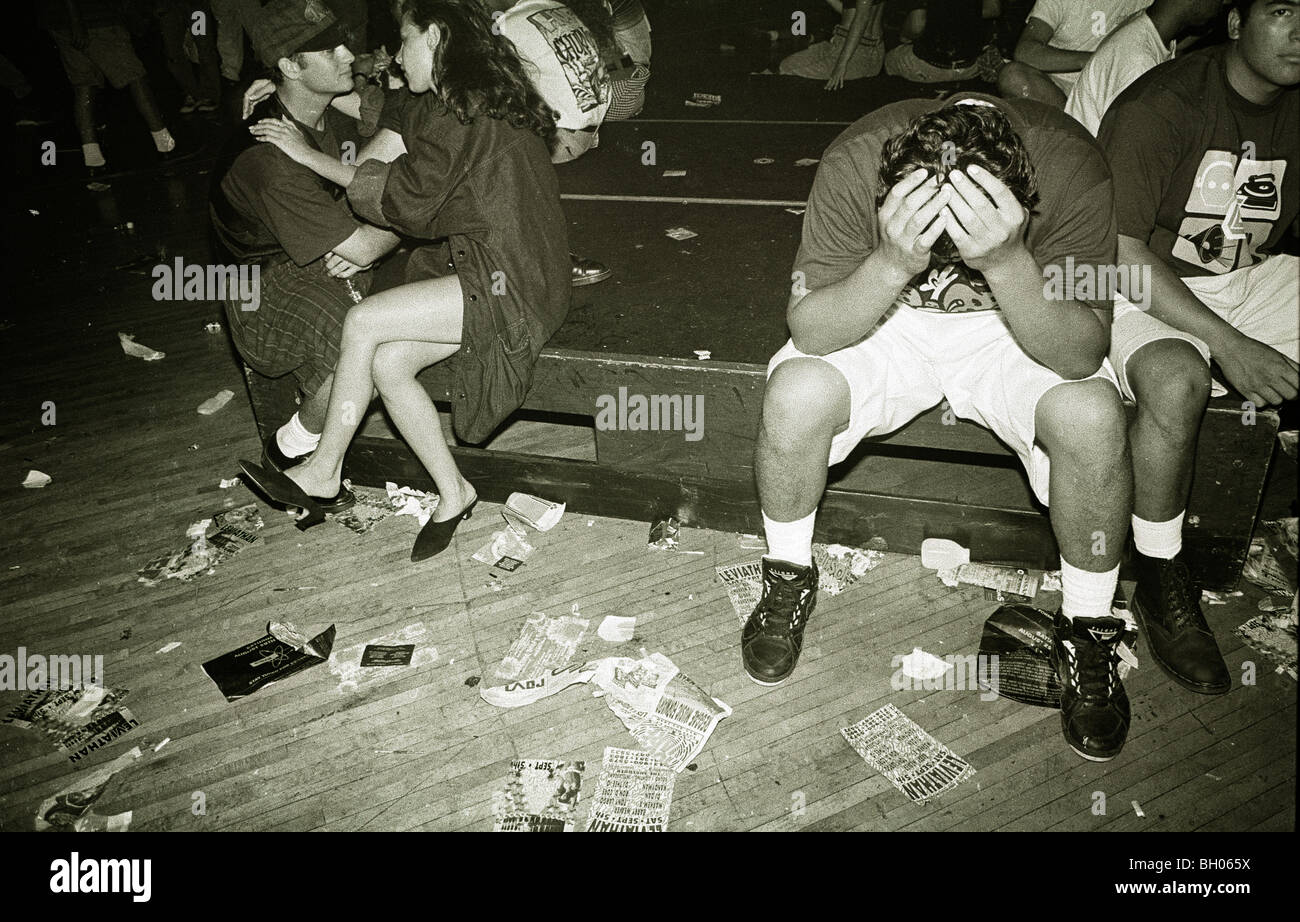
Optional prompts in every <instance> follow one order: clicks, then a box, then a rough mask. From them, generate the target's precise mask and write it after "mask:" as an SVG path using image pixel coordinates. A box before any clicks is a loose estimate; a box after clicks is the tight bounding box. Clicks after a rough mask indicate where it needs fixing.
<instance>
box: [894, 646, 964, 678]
mask: <svg viewBox="0 0 1300 922" xmlns="http://www.w3.org/2000/svg"><path fill="white" fill-rule="evenodd" d="M902 665H903V675H905V676H907V677H908V678H909V679H922V680H925V679H937V678H938V677H939V676H941V675H943V674H944V673H945V672H947V671H948V670H949V669H952V668H953V665H952V663H945V662H944V661H943V660H941V659H939V657H937V656H934V655H933V654H930V653H926V652H925V651H924V650H922V649H921V648H920V647H913V648H912V652H911V653H909V654H908V655H907V656H905V657H903V663H902Z"/></svg>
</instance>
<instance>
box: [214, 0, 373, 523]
mask: <svg viewBox="0 0 1300 922" xmlns="http://www.w3.org/2000/svg"><path fill="white" fill-rule="evenodd" d="M249 34H250V36H251V38H252V42H253V47H254V49H255V50H256V51H257V54H258V57H259V58H260V59H261V62H262V63H263V64H264V65H265V66H266V67H267V68H269V69H270V71H271V75H272V80H273V82H274V83H275V93H274V94H273V95H272V96H271V98H270V99H269V100H268V101H267V104H266V108H263V109H262V110H261V111H259V112H258V115H257V117H258V118H268V117H270V118H286V119H289V120H291V121H293V122H294V123H295V124H296V125H297V126H298V128H299V129H300V130H301V131H302V133H303V135H304V136H305V137H306V138H307V139H308V142H309V143H311V144H313V145H314V146H316V147H317V148H318V149H319V150H321V151H323V152H325V153H327V154H329V155H330V156H333V157H339V158H340V159H348V158H355V157H356V155H357V152H358V150H359V148H360V147H361V140H360V137H359V135H358V133H357V127H356V122H355V121H354V120H353V119H352V118H350V117H348V116H346V115H343V114H342V113H340V112H338V111H336V110H334V109H332V108H331V107H330V101H331V100H333V99H334V98H335V97H336V96H339V95H343V94H347V93H350V92H351V91H352V87H353V84H352V61H353V56H352V53H351V52H350V51H349V50H348V48H347V38H348V29H347V24H346V23H345V22H343V21H340V20H339V19H338V18H337V17H336V16H335V15H334V13H333V12H332V11H331V10H330V8H329V7H328V6H326V5H325V3H324V2H322V0H271V2H269V3H267V4H266V6H264V7H263V8H262V10H261V14H260V15H259V16H258V17H256V18H255V19H254V20H253V22H252V23H250V28H249ZM238 135H239V137H237V138H236V140H235V142H234V148H233V149H232V150H230V151H229V152H228V153H227V154H226V156H225V157H224V158H223V160H222V162H221V163H220V164H219V165H218V169H217V170H215V171H214V176H215V177H218V178H217V180H216V183H215V184H214V186H213V189H212V194H211V200H210V213H211V217H212V224H213V228H214V231H215V235H216V237H217V239H218V241H219V243H220V244H221V246H223V247H224V248H225V249H226V250H227V251H228V253H229V254H230V256H231V257H232V258H233V259H234V260H235V261H236V262H238V263H243V264H252V265H257V266H259V267H260V288H261V290H260V303H259V305H258V307H257V309H255V310H248V309H247V305H245V304H242V303H240V302H239V301H236V300H230V299H228V300H227V301H226V316H227V317H228V319H229V322H230V331H231V335H232V337H233V338H234V341H235V345H236V346H237V347H238V349H239V352H240V354H241V355H242V356H243V358H244V361H245V362H246V363H247V364H248V365H250V366H251V367H252V368H254V369H256V370H257V371H259V372H261V373H262V374H264V375H268V376H270V377H279V376H282V375H285V374H292V375H293V376H294V379H295V380H296V382H297V384H298V386H299V389H300V390H301V392H302V395H303V401H302V405H301V407H300V409H299V410H298V412H297V413H295V414H294V416H293V418H292V419H290V420H289V421H288V422H287V423H285V424H284V425H283V426H281V427H280V429H279V430H278V431H277V432H276V433H275V435H273V436H272V437H270V438H268V439H267V440H266V444H265V446H264V448H263V453H262V462H263V464H266V465H270V466H272V467H274V468H276V469H277V470H284V469H285V468H286V467H289V466H291V465H293V464H295V463H297V462H298V461H300V460H302V458H304V457H305V456H306V455H308V454H310V453H311V452H312V451H314V450H315V448H316V444H317V442H318V441H319V439H320V432H321V430H322V429H323V428H324V423H325V409H326V406H327V405H328V402H329V392H330V384H331V382H332V377H333V373H334V366H335V365H336V364H337V362H338V357H339V345H340V339H341V336H342V331H343V321H344V318H345V317H346V315H347V312H348V310H349V309H350V308H351V307H352V305H353V304H354V303H355V302H356V301H357V300H360V298H361V297H362V296H363V295H364V294H365V293H366V292H368V291H369V288H370V282H371V279H370V276H371V273H370V272H369V269H370V266H371V264H372V263H374V262H375V260H376V259H378V258H379V257H381V256H383V255H385V254H386V253H388V252H389V251H390V250H392V249H393V247H395V246H396V245H397V240H398V238H397V236H396V235H394V234H392V233H391V232H389V231H387V230H383V229H381V228H378V227H373V226H371V225H369V224H366V223H365V222H363V221H361V220H359V219H358V218H357V217H356V216H355V215H354V214H353V213H352V211H351V209H350V208H349V207H348V203H347V199H346V197H344V195H343V192H342V190H341V189H339V188H338V187H336V186H334V185H332V184H331V183H329V182H327V181H325V180H322V179H321V178H320V177H318V176H317V175H316V174H315V173H313V172H312V171H311V170H309V169H307V168H306V167H304V166H300V165H299V164H297V163H294V162H293V160H291V159H290V158H289V157H288V156H286V155H285V154H284V153H283V152H281V151H280V150H279V149H278V148H276V147H275V146H274V145H272V144H261V143H257V142H256V141H255V140H254V139H253V138H252V137H251V135H249V134H247V133H246V132H238ZM354 501H355V500H354V498H353V496H352V494H351V493H350V492H348V491H347V489H346V488H342V489H340V490H339V494H338V495H337V496H336V497H334V499H333V500H331V501H329V502H327V503H324V504H323V506H324V507H325V509H326V511H327V512H329V511H341V510H342V509H345V508H347V507H348V506H350V505H352V503H353V502H354Z"/></svg>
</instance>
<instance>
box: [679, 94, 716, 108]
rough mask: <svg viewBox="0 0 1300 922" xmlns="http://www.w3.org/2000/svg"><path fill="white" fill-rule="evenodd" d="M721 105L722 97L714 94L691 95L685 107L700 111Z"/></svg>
mask: <svg viewBox="0 0 1300 922" xmlns="http://www.w3.org/2000/svg"><path fill="white" fill-rule="evenodd" d="M721 104H722V97H721V96H719V95H717V94H715V93H692V94H691V98H690V99H688V100H686V105H688V106H694V107H697V108H702V109H707V108H709V107H711V106H717V105H721Z"/></svg>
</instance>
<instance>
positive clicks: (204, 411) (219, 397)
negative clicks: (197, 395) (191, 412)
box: [199, 390, 235, 416]
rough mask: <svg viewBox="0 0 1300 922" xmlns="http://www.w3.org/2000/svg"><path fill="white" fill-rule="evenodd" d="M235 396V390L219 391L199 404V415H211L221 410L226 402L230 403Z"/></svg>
mask: <svg viewBox="0 0 1300 922" xmlns="http://www.w3.org/2000/svg"><path fill="white" fill-rule="evenodd" d="M234 396H235V392H234V391H232V390H221V391H217V392H216V393H215V394H213V395H212V396H211V397H209V398H208V399H207V400H205V401H203V402H202V403H201V404H199V415H200V416H211V415H212V414H213V413H215V412H217V411H218V410H220V409H221V408H222V407H224V406H225V405H226V404H228V403H230V400H231V398H232V397H234Z"/></svg>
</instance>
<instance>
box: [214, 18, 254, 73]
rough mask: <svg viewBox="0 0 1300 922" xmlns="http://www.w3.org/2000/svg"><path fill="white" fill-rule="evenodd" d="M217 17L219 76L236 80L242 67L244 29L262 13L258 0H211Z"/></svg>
mask: <svg viewBox="0 0 1300 922" xmlns="http://www.w3.org/2000/svg"><path fill="white" fill-rule="evenodd" d="M212 12H213V14H214V15H215V16H216V17H217V53H218V54H220V55H221V76H223V77H225V78H226V79H227V80H230V81H238V80H239V74H240V71H242V70H243V69H244V31H245V30H246V29H247V28H248V25H249V23H251V22H252V21H253V20H254V19H256V18H257V17H258V16H260V15H261V14H262V6H261V4H260V3H258V0H212Z"/></svg>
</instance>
